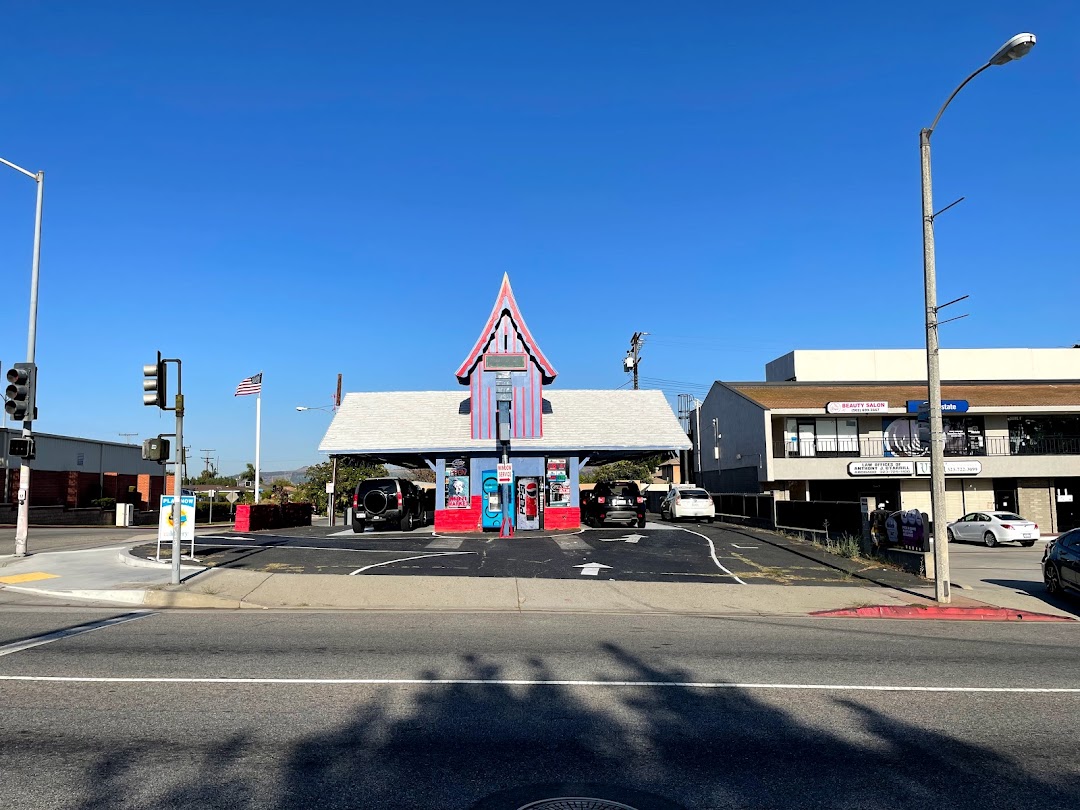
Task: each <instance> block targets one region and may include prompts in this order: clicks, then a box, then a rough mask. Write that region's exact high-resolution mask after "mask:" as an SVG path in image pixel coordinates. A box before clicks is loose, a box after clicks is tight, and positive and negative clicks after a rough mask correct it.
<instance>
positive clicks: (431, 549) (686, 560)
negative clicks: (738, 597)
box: [134, 523, 865, 585]
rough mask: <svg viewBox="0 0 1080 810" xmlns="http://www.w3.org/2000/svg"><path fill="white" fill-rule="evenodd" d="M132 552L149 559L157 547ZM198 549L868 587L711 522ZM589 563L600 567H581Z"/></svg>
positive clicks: (309, 537) (327, 564) (279, 538)
mask: <svg viewBox="0 0 1080 810" xmlns="http://www.w3.org/2000/svg"><path fill="white" fill-rule="evenodd" d="M134 553H136V554H142V555H144V556H147V557H150V556H153V554H154V547H153V546H150V545H147V546H143V547H140V548H137V549H135V552H134ZM196 556H197V557H198V558H199V559H200V560H201V561H202V562H203V564H205V565H210V566H220V567H227V568H241V569H246V570H255V571H267V572H277V573H319V574H343V575H344V574H349V575H353V576H379V575H398V576H400V575H408V574H419V575H425V576H490V577H526V578H528V577H542V578H552V579H578V578H580V577H582V576H595V577H596V578H597V579H611V580H624V581H626V580H630V581H636V582H716V583H728V584H762V583H764V584H777V583H784V584H799V585H865V582H862V581H860V580H856V579H853V578H851V577H850V576H847V575H845V574H842V573H841V572H839V571H837V570H835V569H833V568H829V567H828V566H825V565H821V564H819V563H816V562H813V561H810V560H807V559H805V558H804V557H800V556H798V555H796V554H793V553H791V552H790V551H787V550H785V549H782V548H778V547H776V546H774V545H771V544H770V543H768V542H765V541H764V540H762V539H761V536H760V534H758V533H755V532H752V531H748V530H743V529H736V528H730V527H729V528H724V527H721V526H718V525H707V524H693V525H686V524H680V525H678V526H673V525H670V524H663V523H657V524H650V526H649V527H648V528H644V529H637V528H604V529H586V530H584V531H582V532H580V533H577V534H562V535H551V536H547V535H543V536H532V535H525V534H519V535H517V536H515V537H513V538H510V539H500V538H499V537H497V536H491V535H488V536H445V537H443V536H435V537H433V536H432V534H431V532H430V531H419V530H417V531H413V532H374V533H373V532H367V533H364V534H359V535H357V534H353V533H352V532H351V531H347V530H346V531H343V530H341V529H340V528H335V529H330V528H328V527H314V526H313V527H303V528H301V529H284V530H276V531H273V532H255V533H249V534H243V535H241V534H223V535H216V536H214V537H200V538H199V539H198V540H197V542H196ZM587 566H592V573H583V569H585V568H586V567H587Z"/></svg>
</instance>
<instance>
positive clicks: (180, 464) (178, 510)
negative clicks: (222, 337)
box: [170, 360, 184, 585]
mask: <svg viewBox="0 0 1080 810" xmlns="http://www.w3.org/2000/svg"><path fill="white" fill-rule="evenodd" d="M183 391H184V389H183V385H182V383H181V380H180V361H179V360H177V361H176V407H175V410H176V464H175V467H176V474H175V475H173V503H172V514H173V541H172V576H171V577H170V582H171V583H172V584H173V585H179V584H180V545H181V532H182V531H183V527H182V526H181V520H182V519H183V514H184V513H183V505H182V504H181V503H180V498H181V493H182V492H183V491H184V394H183Z"/></svg>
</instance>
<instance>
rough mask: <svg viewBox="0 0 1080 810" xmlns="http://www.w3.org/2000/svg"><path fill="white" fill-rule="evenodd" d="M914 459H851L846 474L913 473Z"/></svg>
mask: <svg viewBox="0 0 1080 810" xmlns="http://www.w3.org/2000/svg"><path fill="white" fill-rule="evenodd" d="M914 474H915V462H914V461H853V462H851V463H850V464H848V475H914Z"/></svg>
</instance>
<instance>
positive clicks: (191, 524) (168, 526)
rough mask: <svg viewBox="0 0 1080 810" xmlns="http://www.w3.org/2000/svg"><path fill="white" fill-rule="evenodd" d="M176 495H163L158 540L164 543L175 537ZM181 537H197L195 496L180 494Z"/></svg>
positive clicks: (190, 538) (183, 538)
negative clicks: (174, 508)
mask: <svg viewBox="0 0 1080 810" xmlns="http://www.w3.org/2000/svg"><path fill="white" fill-rule="evenodd" d="M175 500H176V496H175V495H162V496H161V514H160V515H159V516H158V540H160V541H161V542H162V543H164V542H172V539H173V525H174V524H173V503H174V501H175ZM180 539H181V540H194V539H195V496H194V495H182V496H180Z"/></svg>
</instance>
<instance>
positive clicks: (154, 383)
mask: <svg viewBox="0 0 1080 810" xmlns="http://www.w3.org/2000/svg"><path fill="white" fill-rule="evenodd" d="M142 373H143V377H144V379H143V381H142V387H143V395H142V401H143V405H157V407H159V408H164V407H165V361H164V360H162V359H161V352H158V353H157V362H156V363H152V364H150V365H145V366H143V367H142Z"/></svg>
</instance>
